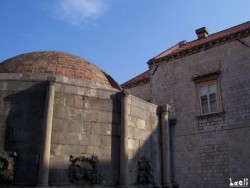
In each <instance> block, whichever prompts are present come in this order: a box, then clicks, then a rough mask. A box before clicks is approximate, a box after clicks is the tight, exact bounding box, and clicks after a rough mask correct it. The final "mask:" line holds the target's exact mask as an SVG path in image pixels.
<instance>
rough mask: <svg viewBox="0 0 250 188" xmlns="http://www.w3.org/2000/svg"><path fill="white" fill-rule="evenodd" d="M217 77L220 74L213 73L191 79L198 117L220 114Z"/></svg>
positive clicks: (220, 105) (220, 106)
mask: <svg viewBox="0 0 250 188" xmlns="http://www.w3.org/2000/svg"><path fill="white" fill-rule="evenodd" d="M219 75H220V72H214V73H209V74H206V75H201V76H196V77H194V78H193V81H194V83H195V87H196V96H197V99H196V111H197V115H198V116H199V115H208V114H214V113H218V112H222V104H221V97H220V87H219Z"/></svg>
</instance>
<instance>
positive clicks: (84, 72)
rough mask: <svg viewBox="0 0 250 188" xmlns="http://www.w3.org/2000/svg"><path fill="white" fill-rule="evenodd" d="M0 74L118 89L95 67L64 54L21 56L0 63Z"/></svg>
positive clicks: (28, 54) (51, 52) (79, 58)
mask: <svg viewBox="0 0 250 188" xmlns="http://www.w3.org/2000/svg"><path fill="white" fill-rule="evenodd" d="M0 73H20V74H23V75H37V74H51V75H56V76H65V77H70V78H77V79H82V80H88V81H91V82H93V83H95V84H99V85H105V86H110V87H113V88H116V89H120V86H119V84H117V83H116V82H115V81H114V79H113V78H112V77H111V76H109V75H108V74H106V73H105V72H104V71H102V70H101V69H100V68H98V67H97V66H96V65H94V64H92V63H90V62H89V61H87V60H85V59H83V58H81V57H78V56H75V55H72V54H69V53H65V52H57V51H38V52H30V53H25V54H21V55H18V56H15V57H12V58H10V59H7V60H5V61H3V62H2V63H0Z"/></svg>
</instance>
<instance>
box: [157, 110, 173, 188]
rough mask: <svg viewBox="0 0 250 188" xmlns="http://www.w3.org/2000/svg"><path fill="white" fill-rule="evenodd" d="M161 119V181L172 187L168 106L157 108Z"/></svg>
mask: <svg viewBox="0 0 250 188" xmlns="http://www.w3.org/2000/svg"><path fill="white" fill-rule="evenodd" d="M159 113H160V117H161V131H162V133H161V135H162V181H163V185H165V186H167V187H172V184H171V179H170V174H171V171H170V170H171V152H170V126H169V121H168V116H169V113H170V106H169V105H161V106H159Z"/></svg>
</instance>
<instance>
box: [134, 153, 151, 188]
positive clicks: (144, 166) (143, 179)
mask: <svg viewBox="0 0 250 188" xmlns="http://www.w3.org/2000/svg"><path fill="white" fill-rule="evenodd" d="M137 168H138V170H137V183H138V184H153V182H154V178H153V171H152V168H151V165H150V163H149V161H148V160H147V159H146V158H145V157H141V158H140V159H139V161H138V163H137Z"/></svg>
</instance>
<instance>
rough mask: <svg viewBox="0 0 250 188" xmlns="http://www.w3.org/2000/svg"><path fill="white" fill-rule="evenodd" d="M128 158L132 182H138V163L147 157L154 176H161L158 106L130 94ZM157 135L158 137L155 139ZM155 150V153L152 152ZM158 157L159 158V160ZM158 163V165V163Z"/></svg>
mask: <svg viewBox="0 0 250 188" xmlns="http://www.w3.org/2000/svg"><path fill="white" fill-rule="evenodd" d="M129 104H130V105H129V109H130V110H129V122H128V150H129V151H128V159H129V177H130V184H136V183H137V170H138V169H137V163H138V160H139V159H140V158H141V157H146V158H147V159H148V160H149V162H150V163H151V166H152V168H153V171H154V172H155V173H154V176H155V178H156V179H157V178H158V176H160V171H161V169H160V167H159V166H160V163H159V159H158V158H157V157H159V156H160V155H161V150H160V149H159V147H157V146H159V145H160V143H159V141H160V139H159V138H160V135H159V133H157V132H156V131H157V127H158V117H157V114H156V106H155V105H153V104H151V103H148V102H146V101H144V100H141V99H139V98H137V97H134V96H131V95H130V96H129ZM155 137H156V138H157V139H155ZM152 150H154V153H153V152H152ZM157 159H158V160H157ZM156 160H157V162H156ZM155 163H157V164H158V165H156V164H155Z"/></svg>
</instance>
